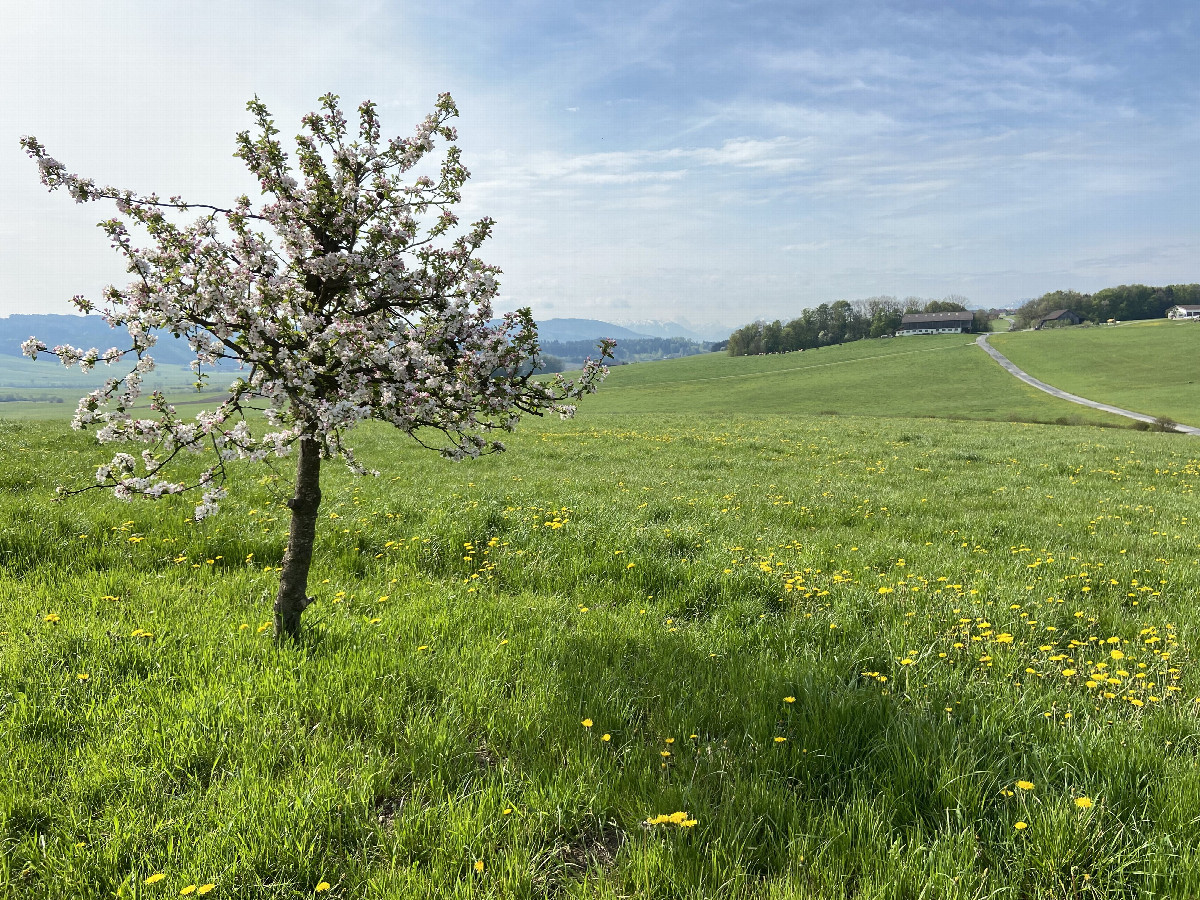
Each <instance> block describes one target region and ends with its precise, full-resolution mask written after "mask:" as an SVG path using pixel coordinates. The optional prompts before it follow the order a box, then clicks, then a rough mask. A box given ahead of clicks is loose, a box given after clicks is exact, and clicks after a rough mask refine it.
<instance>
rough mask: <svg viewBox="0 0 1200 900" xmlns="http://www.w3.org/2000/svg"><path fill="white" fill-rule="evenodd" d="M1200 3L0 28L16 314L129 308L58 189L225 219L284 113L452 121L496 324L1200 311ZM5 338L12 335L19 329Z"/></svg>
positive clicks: (875, 2) (530, 1) (541, 3)
mask: <svg viewBox="0 0 1200 900" xmlns="http://www.w3.org/2000/svg"><path fill="white" fill-rule="evenodd" d="M1198 10H1200V6H1198V5H1197V4H1195V3H1194V2H1192V0H1178V2H1172V0H1145V2H1120V0H1111V2H1106V0H996V2H993V0H971V2H957V3H950V2H931V0H838V2H813V0H781V2H772V0H763V2H755V0H737V2H724V3H718V2H705V0H668V2H655V0H636V2H632V0H630V2H626V0H621V2H611V0H588V2H586V3H572V2H564V0H515V2H509V3H495V2H482V0H481V2H459V0H443V2H441V3H437V4H430V3H427V2H406V0H405V2H374V3H372V2H364V0H353V2H343V0H321V2H313V0H299V2H296V0H292V2H266V0H236V2H233V0H209V2H206V3H204V4H174V3H161V2H150V0H108V2H105V3H102V4H100V3H95V2H77V0H69V2H68V0H43V2H39V3H38V4H23V3H18V2H15V0H0V316H3V315H9V314H13V313H65V312H71V311H73V308H72V307H71V306H70V304H69V300H70V298H71V297H72V296H73V295H75V294H84V295H85V296H88V297H91V298H93V299H99V296H100V292H101V290H102V288H103V286H104V285H105V284H108V283H110V282H116V283H124V282H125V281H127V280H128V276H127V275H126V274H125V271H124V265H123V263H122V262H121V260H120V258H119V257H118V256H117V254H116V253H115V252H114V251H112V250H111V249H110V248H109V247H108V243H107V240H106V238H105V237H104V235H103V234H102V233H101V232H100V231H99V230H98V229H97V228H96V227H95V223H96V222H98V221H100V220H101V219H104V218H107V217H109V216H110V215H112V214H113V210H112V208H111V207H105V206H103V205H102V204H99V203H93V204H84V205H77V204H75V203H74V202H73V201H72V200H71V199H70V198H69V197H67V196H66V195H65V194H64V193H62V192H56V193H53V194H51V193H49V192H47V191H46V189H45V188H44V187H42V185H41V184H40V183H39V182H38V178H37V170H36V166H35V165H34V164H33V163H32V162H31V161H30V160H28V159H27V158H26V157H25V156H24V154H23V151H22V150H21V148H20V146H19V143H18V141H19V138H20V136H21V135H25V134H33V135H36V136H37V137H38V138H39V139H40V140H41V141H42V143H43V144H45V145H46V146H47V148H48V151H49V152H50V154H51V155H52V156H54V157H56V158H57V159H59V160H61V161H62V162H63V163H65V164H66V165H67V167H68V168H69V169H70V170H71V171H74V172H77V173H79V174H83V175H86V176H89V177H92V178H95V179H96V180H97V181H98V182H99V183H101V184H113V185H117V186H120V187H128V188H132V189H135V190H139V191H146V192H149V191H157V192H158V193H160V194H162V195H164V196H166V195H171V194H180V195H183V196H184V197H185V198H186V199H190V200H195V201H198V202H207V203H214V204H221V203H227V202H229V201H231V200H232V199H233V198H234V197H236V196H237V195H239V194H242V193H249V194H251V195H254V194H255V193H256V191H257V185H256V184H255V182H254V181H253V179H251V178H250V177H249V176H248V175H247V173H246V172H245V170H244V168H243V167H242V164H241V162H240V161H239V160H237V159H235V158H233V156H232V152H233V150H234V136H235V134H236V133H237V132H238V131H241V130H243V129H246V128H248V127H250V126H251V124H252V123H251V119H250V117H249V114H248V113H247V112H246V109H245V104H246V101H247V100H249V99H251V98H252V97H254V96H256V95H257V96H258V97H260V98H261V99H262V100H263V102H264V103H266V105H267V106H268V108H269V109H270V110H271V111H272V113H273V114H274V116H275V119H276V122H277V123H278V125H279V126H280V129H281V131H282V133H283V135H284V136H285V137H287V136H290V135H292V134H295V133H296V132H297V131H298V130H299V121H300V117H301V116H302V115H303V114H304V113H305V112H308V111H309V110H312V109H315V108H316V106H317V98H318V97H319V96H320V95H322V94H324V93H326V92H328V91H332V92H334V93H336V94H338V95H340V97H341V98H342V102H343V104H344V106H345V108H347V109H349V110H352V109H353V108H354V107H355V106H357V104H358V103H359V102H361V101H362V100H364V99H372V100H374V101H375V102H376V103H378V104H379V110H380V115H381V118H382V122H383V128H384V133H385V134H389V135H403V134H409V133H411V131H412V129H413V126H414V125H415V124H416V123H417V122H418V121H420V120H421V119H422V118H424V116H425V115H426V114H427V113H428V112H429V111H431V109H432V107H433V103H434V101H435V99H436V97H437V95H438V93H440V92H442V91H449V92H450V93H451V94H452V95H453V96H454V98H455V100H456V101H457V104H458V107H459V110H460V113H461V116H460V118H459V120H458V122H457V126H458V130H459V144H460V146H461V147H462V150H463V156H464V161H465V163H466V165H467V166H468V168H469V169H470V170H471V172H472V179H471V181H470V183H469V184H468V186H467V188H466V189H465V191H464V200H463V205H462V210H461V215H462V218H463V219H464V220H471V219H474V218H478V217H479V216H482V215H488V216H491V217H492V218H493V219H495V220H496V223H497V224H496V229H495V233H494V236H493V238H492V239H491V240H490V241H489V242H488V243H487V244H486V245H485V247H484V250H483V252H482V253H481V258H483V259H484V260H485V261H487V262H489V263H493V264H495V265H498V266H499V267H500V268H501V269H502V270H503V272H504V274H503V275H502V277H501V285H502V287H501V294H500V297H499V300H498V303H497V307H498V308H499V309H500V310H505V309H511V308H515V307H518V306H531V307H532V308H533V311H534V314H535V316H537V317H538V318H541V319H546V318H563V317H582V318H597V319H604V320H606V321H610V322H617V323H630V322H638V321H644V320H661V321H676V322H683V323H685V324H692V325H697V326H699V325H709V326H711V327H713V328H718V329H719V328H732V327H737V326H740V325H742V324H745V323H747V322H750V321H753V320H754V319H758V318H765V319H768V320H770V319H775V318H781V319H784V320H787V319H789V318H792V317H794V316H796V315H799V313H800V311H801V310H802V309H804V308H806V307H811V306H816V305H818V304H820V303H825V302H832V301H834V300H838V299H847V300H854V299H858V298H865V297H870V296H874V295H880V294H890V295H895V296H899V297H905V296H910V295H917V296H922V297H943V296H946V295H949V294H958V295H962V296H965V297H967V298H968V300H969V302H970V303H971V304H972V305H976V306H1001V307H1003V306H1015V305H1017V304H1019V303H1020V302H1022V301H1023V300H1026V299H1029V298H1032V297H1036V296H1038V295H1040V294H1042V293H1045V292H1047V291H1051V290H1059V289H1074V290H1080V291H1094V290H1098V289H1100V288H1103V287H1107V286H1112V285H1117V284H1125V283H1134V282H1141V283H1146V284H1171V283H1184V282H1195V281H1200V265H1198V263H1200V165H1198V163H1197V161H1198V160H1200V115H1198V113H1200V78H1198V77H1197V68H1196V57H1195V49H1196V47H1197V46H1200V12H1198ZM2 328H3V324H2V323H0V329H2Z"/></svg>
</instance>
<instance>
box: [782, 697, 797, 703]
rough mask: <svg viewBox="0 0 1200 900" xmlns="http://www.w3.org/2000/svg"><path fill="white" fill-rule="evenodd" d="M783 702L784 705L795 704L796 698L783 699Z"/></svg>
mask: <svg viewBox="0 0 1200 900" xmlns="http://www.w3.org/2000/svg"><path fill="white" fill-rule="evenodd" d="M783 702H784V703H795V702H796V698H795V697H784V698H783Z"/></svg>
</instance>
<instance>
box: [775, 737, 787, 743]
mask: <svg viewBox="0 0 1200 900" xmlns="http://www.w3.org/2000/svg"><path fill="white" fill-rule="evenodd" d="M786 740H787V738H785V737H776V738H775V743H777V744H782V743H783V742H784V741H786Z"/></svg>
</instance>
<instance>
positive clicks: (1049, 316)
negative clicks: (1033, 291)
mask: <svg viewBox="0 0 1200 900" xmlns="http://www.w3.org/2000/svg"><path fill="white" fill-rule="evenodd" d="M1070 313H1071V310H1069V309H1056V310H1054V311H1053V312H1048V313H1046V314H1045V315H1044V316H1042V321H1043V322H1053V321H1054V320H1055V319H1061V318H1063V316H1067V315H1070Z"/></svg>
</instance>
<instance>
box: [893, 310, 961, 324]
mask: <svg viewBox="0 0 1200 900" xmlns="http://www.w3.org/2000/svg"><path fill="white" fill-rule="evenodd" d="M974 320H975V314H974V313H972V312H971V311H970V310H969V309H967V310H959V311H958V312H938V313H905V315H904V318H903V319H901V320H900V324H901V325H925V324H941V323H951V322H966V323H968V324H970V323H971V322H973V321H974Z"/></svg>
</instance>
